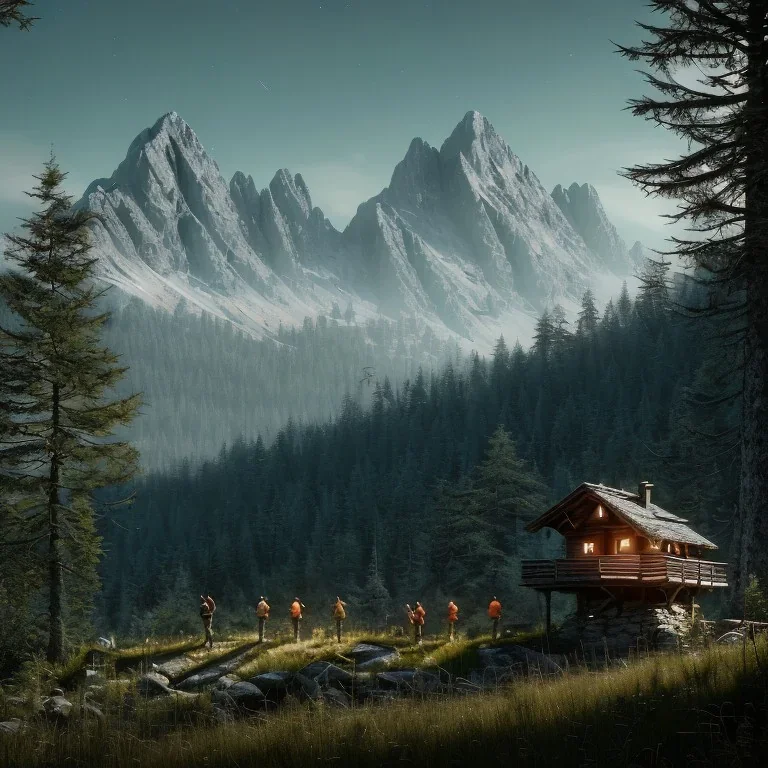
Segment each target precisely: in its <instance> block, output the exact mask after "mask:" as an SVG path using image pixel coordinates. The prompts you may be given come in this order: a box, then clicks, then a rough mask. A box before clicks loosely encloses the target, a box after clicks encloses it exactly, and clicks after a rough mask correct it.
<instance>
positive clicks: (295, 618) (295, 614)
mask: <svg viewBox="0 0 768 768" xmlns="http://www.w3.org/2000/svg"><path fill="white" fill-rule="evenodd" d="M306 607H307V606H306V605H304V603H302V602H301V600H299V598H298V597H294V598H293V602H292V603H291V621H292V622H293V642H294V643H298V642H299V624H300V623H301V620H302V619H303V618H304V617H303V616H302V615H301V611H302V609H303V608H306Z"/></svg>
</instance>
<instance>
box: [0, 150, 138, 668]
mask: <svg viewBox="0 0 768 768" xmlns="http://www.w3.org/2000/svg"><path fill="white" fill-rule="evenodd" d="M35 178H36V179H37V181H38V182H39V183H38V185H37V186H36V187H35V188H34V191H33V192H31V193H29V194H30V196H31V197H32V198H34V199H35V200H38V201H39V202H40V204H41V206H42V210H41V211H40V212H39V213H37V214H35V215H33V216H32V217H31V218H30V219H27V220H26V221H25V222H24V225H23V229H24V230H25V232H24V234H22V235H8V236H7V239H8V241H9V243H10V246H9V247H8V249H7V250H6V256H7V257H8V258H9V259H10V261H11V262H12V263H13V264H15V265H16V268H15V269H13V270H11V271H9V272H6V273H4V274H3V275H1V276H0V297H2V298H3V299H5V301H6V303H7V304H8V307H9V308H10V310H11V312H13V313H14V315H15V316H16V317H17V318H18V320H19V327H17V328H14V330H11V329H9V328H1V329H0V403H2V420H0V497H1V498H2V499H3V502H2V523H3V524H2V539H0V544H2V545H3V550H4V551H5V550H6V548H9V547H10V548H13V547H26V548H27V549H28V551H30V552H32V553H33V555H32V556H33V558H34V561H35V564H36V566H37V570H39V571H41V572H42V574H43V579H44V583H45V587H46V590H47V594H48V643H47V646H48V647H47V657H48V660H49V661H51V662H60V661H61V660H62V659H63V658H64V652H65V647H64V639H65V633H64V617H65V596H64V583H65V578H64V574H65V573H66V574H68V575H72V576H75V579H76V581H77V583H78V584H80V583H81V582H82V581H83V580H85V581H86V582H87V581H90V583H91V587H93V585H94V583H95V580H96V576H95V567H96V563H97V559H98V554H99V551H100V539H99V537H98V536H97V534H96V529H95V522H94V510H93V505H92V494H93V492H94V491H95V490H96V489H98V488H101V487H104V486H111V485H116V484H124V483H126V482H127V481H128V480H129V479H130V477H131V476H132V475H133V473H134V471H135V468H136V461H137V453H136V451H135V450H134V449H133V448H132V447H131V446H130V445H129V444H127V443H122V442H114V441H111V440H110V437H111V434H112V430H113V429H114V428H115V427H116V426H117V425H121V424H122V425H125V424H128V423H129V422H130V420H131V419H132V418H133V416H134V414H135V413H136V411H137V409H138V407H139V405H140V397H139V396H138V395H133V396H131V397H127V398H122V399H112V400H110V399H109V398H108V392H109V390H110V389H112V388H113V387H114V386H115V385H116V384H117V382H118V381H119V380H120V379H121V378H122V376H123V374H124V373H125V369H123V368H121V367H119V366H118V365H117V358H116V356H115V355H114V354H113V353H111V352H110V351H109V349H106V348H105V347H103V346H101V344H100V338H99V336H100V330H101V327H102V326H103V324H104V322H105V321H106V320H107V318H108V315H107V314H105V313H102V312H100V311H99V309H98V304H99V300H100V298H101V296H102V294H103V290H99V289H97V288H96V286H95V285H94V284H93V267H94V263H95V259H94V258H93V257H92V256H91V255H90V250H91V246H90V237H89V234H90V233H89V229H88V223H89V221H90V220H91V219H92V218H93V214H91V213H88V212H85V211H72V209H71V199H70V198H69V197H68V196H67V195H65V194H64V193H63V191H62V182H63V181H64V178H65V175H64V174H63V173H62V172H61V170H60V169H59V166H58V165H57V163H56V161H55V159H54V158H53V157H52V158H51V159H50V160H49V161H48V162H47V163H46V165H45V169H44V171H43V173H42V174H41V175H40V176H37V177H35Z"/></svg>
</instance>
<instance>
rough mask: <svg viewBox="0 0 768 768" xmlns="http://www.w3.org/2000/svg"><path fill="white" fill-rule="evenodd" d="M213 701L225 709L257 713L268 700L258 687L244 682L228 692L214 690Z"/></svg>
mask: <svg viewBox="0 0 768 768" xmlns="http://www.w3.org/2000/svg"><path fill="white" fill-rule="evenodd" d="M211 700H212V701H214V702H215V703H216V704H218V705H219V706H223V707H225V708H236V709H244V710H252V711H255V710H258V709H263V708H264V704H265V700H266V698H265V696H264V694H263V693H262V691H261V690H260V689H259V688H258V686H256V685H254V684H253V683H249V682H246V681H244V680H243V681H240V682H239V683H233V684H232V685H230V686H229V688H227V689H226V690H214V691H213V692H212V694H211Z"/></svg>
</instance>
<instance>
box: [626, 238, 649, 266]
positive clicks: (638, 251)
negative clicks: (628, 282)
mask: <svg viewBox="0 0 768 768" xmlns="http://www.w3.org/2000/svg"><path fill="white" fill-rule="evenodd" d="M652 255H653V253H652V251H650V250H648V248H646V247H645V246H644V245H643V244H642V243H641V242H640V241H639V240H635V244H634V245H633V246H632V247H631V248H630V249H629V256H630V258H631V259H632V263H633V264H635V265H636V266H640V265H642V263H643V262H644V261H645V260H646V259H648V258H650V257H651V256H652Z"/></svg>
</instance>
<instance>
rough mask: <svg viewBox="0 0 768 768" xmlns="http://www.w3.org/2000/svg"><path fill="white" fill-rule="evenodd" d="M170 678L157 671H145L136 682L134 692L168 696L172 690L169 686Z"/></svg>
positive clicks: (140, 694)
mask: <svg viewBox="0 0 768 768" xmlns="http://www.w3.org/2000/svg"><path fill="white" fill-rule="evenodd" d="M169 683H170V680H168V678H167V677H165V675H161V674H160V673H159V672H147V673H146V674H145V675H142V676H141V677H140V678H139V680H138V682H137V683H136V693H138V694H139V696H145V697H149V696H170V695H171V694H172V693H173V691H172V690H171V688H170V686H169Z"/></svg>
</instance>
